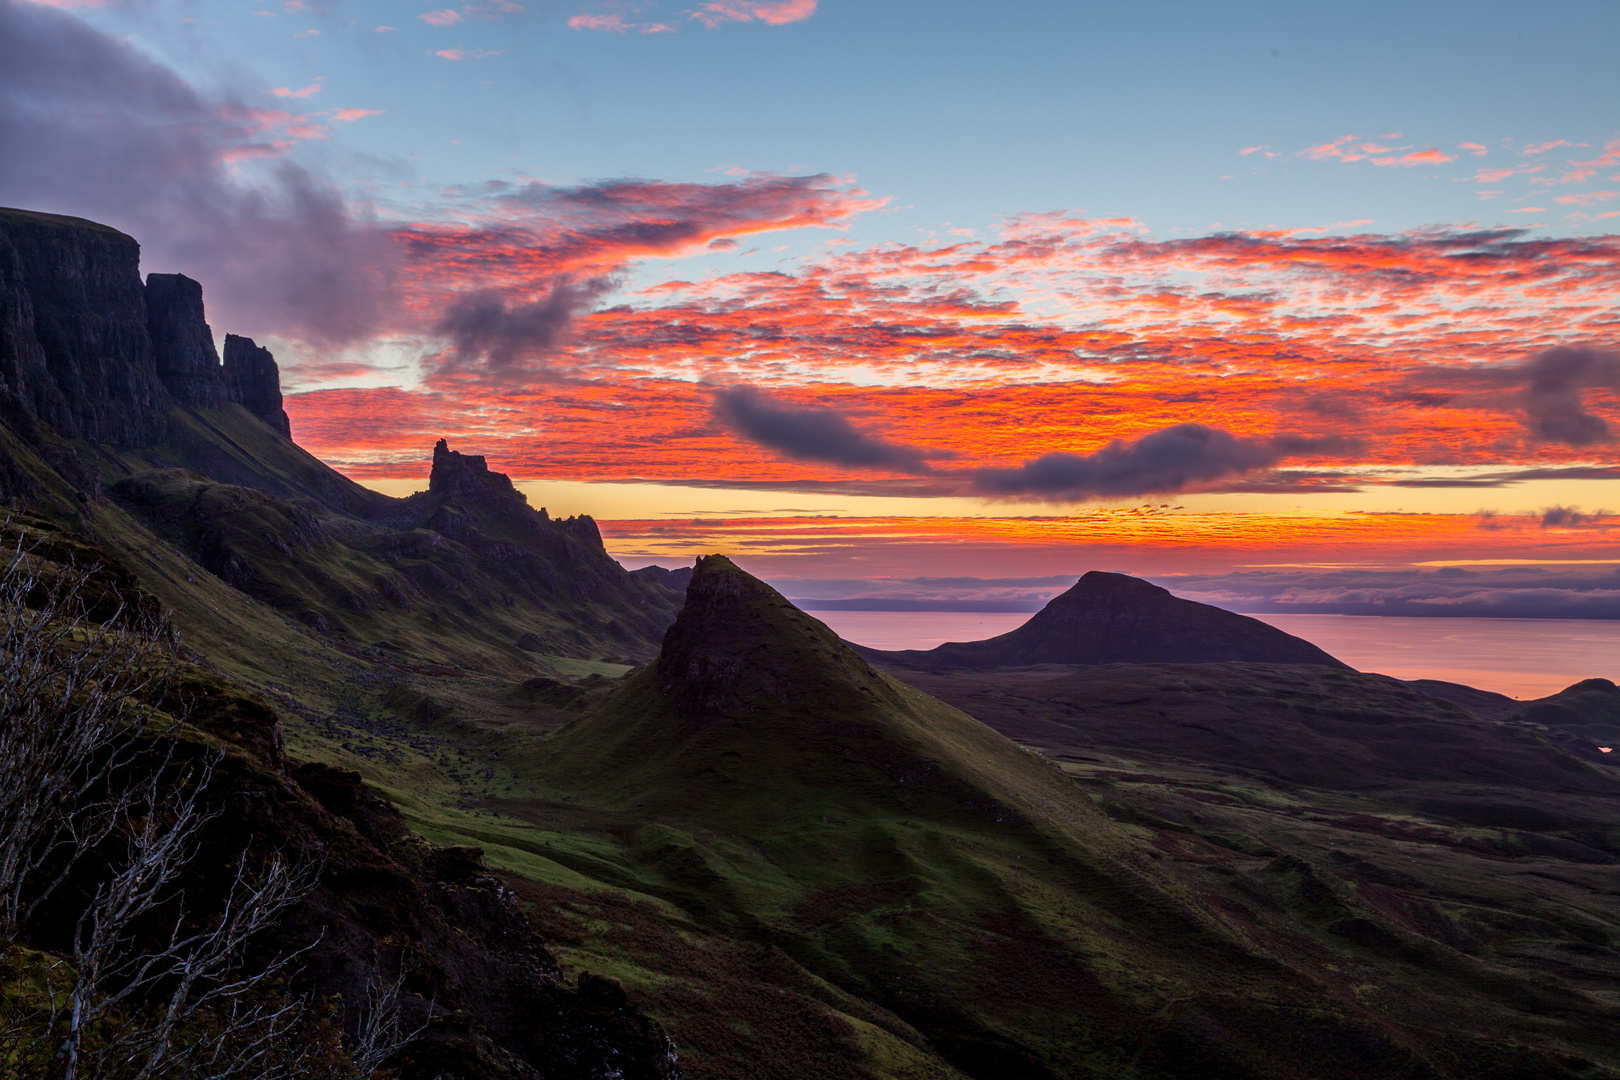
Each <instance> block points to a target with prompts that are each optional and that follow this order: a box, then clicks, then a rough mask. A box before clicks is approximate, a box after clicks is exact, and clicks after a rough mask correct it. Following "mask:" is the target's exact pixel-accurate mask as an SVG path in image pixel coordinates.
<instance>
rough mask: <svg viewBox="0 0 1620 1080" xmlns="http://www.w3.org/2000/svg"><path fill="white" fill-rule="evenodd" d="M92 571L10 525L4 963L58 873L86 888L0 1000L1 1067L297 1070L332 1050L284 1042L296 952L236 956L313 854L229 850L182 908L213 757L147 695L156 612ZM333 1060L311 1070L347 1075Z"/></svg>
mask: <svg viewBox="0 0 1620 1080" xmlns="http://www.w3.org/2000/svg"><path fill="white" fill-rule="evenodd" d="M93 580H95V570H94V568H90V569H84V568H76V567H72V566H54V567H53V566H50V565H48V564H46V563H45V562H44V561H43V560H40V559H36V558H34V557H33V555H32V553H31V552H30V550H29V548H28V547H27V545H26V542H25V541H24V540H22V539H19V541H18V542H17V544H16V546H15V547H14V548H12V549H11V550H10V551H8V552H7V553H6V555H5V557H4V562H3V564H0V952H4V953H5V954H6V962H7V963H8V964H9V963H10V962H11V960H12V955H11V954H12V953H14V952H16V951H17V949H18V947H17V946H14V944H13V943H14V942H16V941H17V938H18V935H19V934H20V933H21V932H22V931H23V930H24V928H25V927H26V926H27V925H28V924H29V922H30V920H31V919H32V918H33V917H34V916H35V915H36V914H37V913H39V912H40V911H41V909H42V905H44V904H45V903H46V901H47V900H50V899H51V898H53V897H57V898H59V899H61V900H63V901H65V900H66V899H67V898H68V895H69V894H70V893H71V892H72V890H64V889H63V886H64V885H65V884H67V883H69V882H75V883H76V884H77V887H78V888H79V890H80V891H79V892H78V893H77V894H76V895H80V896H82V895H83V893H84V891H85V890H86V889H88V891H89V893H90V896H89V899H88V901H87V902H86V903H85V906H84V908H83V911H82V912H81V913H80V914H79V916H78V918H77V920H76V923H75V924H74V927H73V930H72V936H71V944H70V947H69V948H68V950H66V953H67V954H66V955H64V956H57V957H54V958H52V957H49V956H48V955H47V954H38V953H35V954H33V955H34V956H35V957H36V958H38V959H36V960H35V961H33V962H32V966H31V967H30V968H29V973H30V976H31V982H32V989H33V992H32V993H31V994H25V993H22V992H18V993H16V994H12V995H9V996H7V997H6V998H5V999H4V1000H0V1008H3V1010H4V1015H3V1016H0V1076H3V1075H5V1074H6V1073H8V1072H10V1073H12V1074H13V1075H19V1076H21V1075H29V1076H32V1075H41V1073H40V1072H39V1071H37V1070H41V1069H43V1070H44V1074H48V1075H55V1076H59V1077H61V1078H62V1080H113V1078H118V1080H158V1078H170V1077H174V1078H178V1077H186V1078H188V1080H189V1078H207V1080H229V1078H233V1077H246V1076H253V1077H259V1078H264V1080H277V1078H280V1077H293V1076H304V1075H312V1068H313V1067H314V1066H315V1065H316V1064H317V1060H316V1059H317V1057H319V1056H320V1055H322V1054H323V1053H326V1051H329V1050H330V1049H331V1047H330V1046H329V1045H324V1046H323V1044H322V1042H321V1041H320V1040H318V1039H316V1040H299V1039H294V1038H291V1037H290V1036H291V1034H292V1032H293V1031H294V1029H295V1028H296V1027H297V1026H298V1025H299V1024H300V1023H301V1022H303V1021H304V1020H305V1017H306V1012H307V1008H306V1006H307V1004H308V1002H307V1000H306V999H305V998H301V997H294V996H290V995H288V994H287V993H286V992H284V990H283V989H282V985H283V982H284V980H285V979H286V977H287V976H289V975H290V974H291V972H292V967H293V965H294V964H295V962H296V960H297V957H298V955H299V954H300V953H301V952H303V951H304V950H299V951H297V952H294V953H291V954H287V955H283V956H280V957H278V958H276V959H274V960H273V961H271V962H270V963H269V964H267V965H260V966H257V967H255V968H253V969H249V968H247V967H246V966H245V965H244V957H245V954H246V949H247V945H248V943H249V941H250V939H252V938H253V937H254V936H255V935H256V934H258V933H259V932H260V931H262V930H265V929H267V928H268V927H270V926H271V925H272V924H274V923H275V922H276V921H278V920H279V919H280V917H281V916H282V914H283V913H285V912H286V911H287V909H288V908H290V907H292V906H293V905H295V904H297V903H299V902H300V901H301V900H303V899H304V898H305V897H306V896H307V895H308V894H309V893H310V891H311V890H312V889H313V888H314V887H315V884H316V882H317V880H318V878H319V874H320V869H321V867H320V863H319V861H318V860H313V861H312V860H310V859H308V858H299V857H287V856H285V855H283V854H282V853H280V852H276V853H271V854H270V855H268V856H267V857H261V856H256V855H254V854H253V853H252V852H251V850H244V851H243V852H242V853H241V854H240V855H239V856H238V858H237V860H236V865H235V868H234V875H233V876H232V878H231V883H230V885H229V888H228V891H227V895H226V897H225V899H224V901H223V907H222V908H221V909H220V910H215V911H206V912H193V911H191V910H189V908H188V905H187V897H186V894H185V891H184V889H183V880H184V878H185V877H186V875H187V874H188V872H189V871H190V870H192V869H193V863H194V860H195V858H196V855H197V851H198V845H199V841H200V839H201V836H202V830H203V829H204V828H205V827H206V826H207V825H208V824H209V822H210V821H212V820H213V819H214V818H215V817H216V816H217V812H215V811H211V810H210V809H209V808H208V805H207V803H206V802H205V799H206V797H207V792H208V788H209V785H210V784H211V782H212V781H213V780H214V779H215V776H216V771H217V769H218V767H219V765H220V763H221V761H222V760H223V753H222V752H221V751H219V750H217V749H211V750H201V751H199V749H198V748H197V747H196V746H190V747H182V744H181V743H180V742H179V741H178V740H177V739H176V737H175V736H176V734H177V732H178V729H179V728H180V726H181V725H182V724H183V722H184V717H180V718H174V717H170V716H165V715H163V714H161V713H158V712H156V711H155V710H153V709H152V708H151V707H150V705H149V704H147V703H149V702H155V701H159V700H162V698H163V696H164V691H165V690H167V689H168V688H170V687H171V686H172V685H173V683H174V680H175V676H176V673H177V664H178V662H177V658H176V656H175V654H174V650H173V647H172V645H173V641H174V636H173V634H172V632H171V631H170V629H169V627H168V625H167V622H166V620H165V618H163V617H161V616H159V617H155V618H154V617H152V616H150V615H148V614H147V613H145V612H143V611H141V610H140V609H138V608H134V607H129V606H126V605H124V604H123V603H121V602H117V600H116V598H114V603H113V604H112V605H111V608H110V610H109V608H108V605H107V603H106V597H105V596H101V595H97V596H94V597H91V596H90V585H91V582H92V581H93ZM92 599H93V600H94V604H95V608H96V612H95V613H96V614H97V615H98V616H102V617H100V618H92V617H91V604H90V603H89V602H87V601H89V600H92ZM249 848H251V844H249ZM85 882H92V883H93V886H87V885H85V884H84V883H85ZM313 945H314V943H311V945H309V946H306V949H307V948H311V947H313ZM25 966H27V965H25ZM395 996H396V998H397V989H396V992H395ZM395 1015H396V1016H397V1008H396V1009H395ZM384 1027H385V1028H386V1025H384ZM394 1027H395V1028H396V1029H397V1021H396V1022H395V1025H394ZM386 1034H387V1031H386V1030H385V1031H383V1032H382V1035H386ZM395 1034H396V1035H397V1031H395ZM380 1037H381V1036H379V1038H380ZM386 1041H387V1040H386V1039H383V1040H382V1041H378V1040H377V1039H374V1040H373V1043H374V1044H375V1046H379V1047H380V1046H382V1045H383V1044H384V1043H385V1042H386ZM369 1045H371V1044H368V1046H369ZM396 1049H397V1047H396ZM356 1052H359V1049H358V1048H357V1050H356ZM326 1056H327V1057H330V1054H329V1053H327V1054H326ZM328 1064H330V1062H328ZM342 1065H343V1068H342V1069H341V1070H340V1072H339V1073H333V1072H332V1071H331V1069H327V1070H325V1071H326V1073H327V1075H342V1074H343V1073H346V1074H347V1075H350V1076H353V1075H354V1073H355V1070H354V1067H353V1064H352V1063H351V1062H343V1063H342Z"/></svg>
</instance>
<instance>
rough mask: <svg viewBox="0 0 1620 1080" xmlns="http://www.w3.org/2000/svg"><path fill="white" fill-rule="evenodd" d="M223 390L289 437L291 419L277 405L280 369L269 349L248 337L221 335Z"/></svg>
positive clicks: (239, 403) (279, 389)
mask: <svg viewBox="0 0 1620 1080" xmlns="http://www.w3.org/2000/svg"><path fill="white" fill-rule="evenodd" d="M225 393H226V395H227V396H228V397H229V398H230V400H232V401H234V402H236V403H237V404H238V405H240V406H242V407H243V408H244V409H246V410H247V411H248V412H250V413H252V414H253V415H254V416H257V417H258V418H259V419H260V420H263V421H264V422H265V423H266V424H269V425H270V427H271V428H272V429H273V430H275V431H276V432H278V433H279V434H281V435H283V436H285V437H286V438H289V439H290V438H292V422H291V421H290V420H288V419H287V413H286V410H285V409H283V408H282V407H281V369H280V368H278V367H276V358H275V357H274V356H272V355H270V350H269V349H266V348H264V347H262V346H260V345H259V344H257V343H256V342H255V341H254V340H253V339H252V338H250V337H238V336H237V335H235V334H226V335H225Z"/></svg>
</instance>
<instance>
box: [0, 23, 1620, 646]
mask: <svg viewBox="0 0 1620 1080" xmlns="http://www.w3.org/2000/svg"><path fill="white" fill-rule="evenodd" d="M1616 55H1620V0H1580V2H1571V3H1549V4H1544V5H1540V6H1538V7H1537V8H1536V9H1535V11H1534V12H1533V13H1532V12H1529V11H1527V10H1526V9H1525V8H1524V7H1523V5H1508V4H1505V3H1482V2H1469V3H1427V4H1422V5H1414V4H1395V3H1388V4H1383V3H1366V4H1359V5H1327V4H1299V3H1290V4H1262V3H1240V4H1229V5H1210V4H1196V3H1154V2H1146V3H1134V4H1128V5H1127V4H1111V5H1098V4H1083V3H1022V4H1000V5H986V4H969V3H947V2H934V3H927V4H922V3H907V2H899V0H895V2H885V3H878V4H871V3H867V4H852V3H847V2H841V0H697V2H692V0H687V2H685V3H669V2H659V0H646V2H622V3H619V2H583V0H581V2H575V3H550V2H546V3H536V2H520V0H491V2H487V3H465V4H459V5H456V4H452V5H449V6H444V5H443V0H439V2H438V3H425V2H417V0H377V2H372V0H275V2H268V0H266V2H258V3H255V2H248V0H51V2H49V3H41V2H36V0H0V204H4V205H12V206H23V207H28V208H31V209H37V210H45V211H49V212H55V213H64V214H72V215H76V216H82V217H89V218H92V219H95V220H98V221H103V222H106V223H108V224H111V225H114V226H116V227H118V228H121V229H123V230H125V231H126V232H129V233H130V234H131V235H133V236H135V237H136V238H137V239H139V240H140V241H141V243H142V245H143V267H144V269H145V270H147V271H157V272H183V273H186V274H188V275H190V276H192V277H195V278H197V279H198V280H200V281H202V282H203V285H204V291H205V298H206V301H207V304H208V309H209V315H210V321H211V323H212V325H213V328H214V330H215V332H216V334H218V335H219V336H221V337H223V335H224V333H225V332H227V331H229V332H232V333H239V334H247V335H250V336H253V337H255V338H256V339H257V340H258V341H259V342H260V343H261V344H266V345H268V346H269V347H270V348H271V349H272V350H273V351H274V352H275V354H276V356H277V358H278V360H279V362H280V363H281V366H282V372H283V385H284V388H285V389H286V390H287V391H288V396H287V402H286V405H287V411H288V413H289V414H290V416H291V418H292V426H293V433H294V438H295V439H296V440H297V441H298V442H299V443H300V444H301V445H303V446H305V447H306V448H308V449H310V450H311V451H312V452H314V453H316V454H317V455H318V456H320V457H321V458H323V459H324V460H326V461H328V462H330V463H331V464H333V465H334V466H335V467H337V468H339V469H341V470H343V471H344V472H346V473H347V474H349V475H351V476H353V477H355V478H356V479H358V480H360V481H362V482H364V483H367V484H370V485H372V486H374V487H377V488H378V489H379V490H384V491H388V492H390V493H394V494H404V493H408V492H410V491H412V490H416V489H418V488H421V487H423V486H425V476H426V470H427V463H428V460H429V455H430V448H431V446H432V443H433V441H434V440H435V439H437V438H439V437H441V436H442V437H447V438H448V439H449V440H450V443H451V445H452V446H453V447H455V448H457V449H460V450H463V451H465V452H471V453H482V454H485V455H486V456H487V457H488V458H489V461H490V463H491V467H493V468H496V469H499V470H501V471H504V472H507V473H509V474H511V475H512V476H513V478H514V479H515V480H516V481H517V482H518V483H519V486H520V488H521V489H523V490H524V491H525V492H527V493H528V494H529V496H530V498H531V501H533V502H534V503H535V504H536V505H545V506H547V507H548V509H549V510H550V511H551V512H552V513H553V514H558V513H563V514H573V513H590V514H592V515H593V516H595V517H596V518H597V519H598V520H599V521H600V522H601V523H602V526H603V532H604V535H605V537H606V539H607V542H608V545H609V550H610V551H611V552H613V553H614V554H615V556H617V557H619V558H620V559H621V561H623V562H624V563H625V564H626V565H627V566H636V565H641V564H645V563H650V562H657V563H660V564H662V565H674V564H675V563H677V562H681V561H686V560H689V559H690V558H691V557H692V556H693V555H696V554H699V553H703V552H707V551H714V550H722V551H726V552H728V553H731V554H733V555H735V556H737V557H738V558H739V559H740V560H741V561H742V563H743V565H745V566H747V567H749V568H750V569H754V570H755V571H756V572H759V573H762V574H764V575H765V576H767V577H768V578H770V579H771V580H773V581H775V582H777V583H779V584H783V585H784V587H787V588H789V589H790V594H791V595H802V596H819V597H826V596H829V595H830V594H831V593H835V592H836V593H841V594H842V595H844V596H889V597H896V598H910V599H912V600H916V599H918V598H926V599H928V601H929V602H937V603H941V604H946V603H950V602H952V600H953V599H954V600H972V599H976V600H978V601H985V602H989V601H992V600H995V599H996V598H1002V599H1005V598H1007V597H1011V596H1015V595H1016V596H1018V597H1022V598H1026V599H1027V598H1028V597H1029V596H1032V595H1037V594H1042V590H1044V594H1042V595H1050V594H1051V593H1052V592H1055V591H1056V590H1057V588H1058V587H1060V586H1058V585H1055V584H1053V583H1054V582H1061V581H1063V580H1065V579H1069V580H1072V578H1073V576H1075V575H1077V574H1078V573H1081V572H1084V571H1085V570H1088V569H1109V570H1122V571H1125V572H1131V573H1140V574H1146V575H1149V576H1153V577H1154V578H1155V579H1156V580H1163V581H1170V580H1181V581H1184V582H1185V583H1186V584H1187V586H1188V587H1189V588H1191V587H1194V586H1196V587H1197V588H1199V589H1201V590H1203V592H1204V594H1207V595H1209V596H1220V597H1225V598H1226V602H1229V603H1230V604H1234V605H1242V604H1245V603H1248V604H1250V605H1260V606H1266V605H1271V606H1272V607H1274V606H1275V605H1277V604H1282V605H1284V608H1285V609H1287V610H1305V608H1304V607H1297V606H1296V607H1294V608H1288V607H1287V605H1289V604H1295V605H1306V606H1309V605H1317V606H1314V607H1310V610H1329V609H1326V608H1322V607H1321V606H1320V604H1321V603H1326V601H1322V600H1321V597H1322V596H1323V595H1325V593H1324V592H1323V590H1324V589H1326V590H1329V591H1332V590H1333V589H1341V590H1347V591H1345V592H1343V596H1345V597H1350V598H1349V599H1344V600H1343V604H1345V605H1356V604H1360V605H1362V606H1363V608H1366V607H1367V605H1371V604H1374V603H1387V604H1391V605H1395V606H1398V607H1400V608H1401V612H1402V613H1403V614H1410V613H1412V612H1411V611H1410V610H1408V609H1410V608H1412V607H1413V605H1418V606H1420V607H1421V606H1423V605H1428V607H1429V608H1430V609H1434V610H1439V609H1445V610H1448V611H1465V610H1466V611H1475V610H1490V611H1497V612H1500V611H1505V610H1508V609H1512V613H1515V614H1526V613H1550V614H1568V613H1571V612H1575V613H1577V614H1599V613H1604V612H1607V613H1608V614H1605V615H1603V617H1614V616H1615V615H1616V614H1620V604H1617V603H1616V601H1617V600H1620V591H1617V590H1620V578H1616V577H1615V571H1616V569H1617V568H1620V548H1617V547H1616V543H1615V541H1616V539H1617V537H1620V531H1617V530H1620V516H1617V514H1616V513H1611V510H1613V511H1616V512H1620V496H1617V494H1616V492H1617V491H1620V488H1617V486H1616V480H1617V479H1620V460H1617V455H1616V438H1617V435H1620V64H1616V63H1615V62H1614V57H1615V56H1616ZM1442 573H1445V574H1451V575H1453V577H1452V578H1450V579H1443V578H1441V577H1438V576H1437V575H1440V574H1442ZM1534 573H1542V574H1546V575H1550V576H1549V577H1548V578H1547V579H1546V580H1541V581H1536V580H1529V579H1528V578H1526V574H1532V575H1533V574H1534ZM1457 574H1462V575H1470V574H1471V575H1477V576H1478V578H1477V580H1476V579H1473V578H1466V577H1464V578H1462V579H1457V578H1455V575H1457ZM1290 575H1292V577H1291V576H1290ZM1323 575H1328V576H1329V577H1331V579H1332V580H1331V581H1328V580H1327V579H1326V578H1324V577H1323ZM1334 575H1336V576H1334ZM1390 575H1395V576H1394V577H1393V578H1392V577H1391V576H1390ZM1296 578H1297V579H1298V580H1295V579H1296ZM1048 579H1050V580H1049V581H1048ZM1458 580H1462V581H1464V582H1465V583H1466V582H1467V581H1473V582H1474V584H1475V585H1477V586H1478V587H1477V588H1472V589H1471V591H1470V590H1469V589H1463V590H1462V591H1460V592H1459V591H1458V588H1459V587H1458V585H1457V582H1458ZM1031 581H1044V582H1047V583H1046V584H1028V583H1029V582H1031ZM1548 581H1551V582H1552V584H1550V585H1549V584H1547V582H1548ZM942 583H950V584H942ZM1291 589H1292V590H1293V591H1290V590H1291ZM1031 590H1033V592H1031ZM1366 590H1373V591H1372V592H1367V591H1366ZM1380 590H1382V591H1380ZM1389 590H1395V591H1394V592H1391V591H1389ZM1402 590H1405V591H1402ZM1413 590H1416V591H1415V592H1414V591H1413ZM1336 595H1337V594H1336ZM1373 595H1376V596H1379V597H1383V599H1380V600H1376V601H1374V600H1369V599H1367V597H1369V596H1373ZM1313 598H1314V599H1313ZM1270 609H1271V607H1267V610H1270ZM1576 609H1578V611H1577V610H1576ZM1335 610H1337V609H1335ZM1391 610H1393V608H1391Z"/></svg>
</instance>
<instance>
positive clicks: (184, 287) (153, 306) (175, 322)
mask: <svg viewBox="0 0 1620 1080" xmlns="http://www.w3.org/2000/svg"><path fill="white" fill-rule="evenodd" d="M146 328H147V331H148V332H149V333H150V334H151V335H152V356H153V359H154V361H155V362H156V364H157V373H158V378H160V379H162V380H163V385H164V386H165V387H166V388H167V389H168V391H169V394H170V395H171V396H172V397H173V398H174V400H175V401H177V402H179V403H180V404H181V405H189V406H190V407H191V408H193V409H217V408H219V407H220V406H221V405H223V404H225V402H226V401H227V400H228V398H227V395H226V393H225V378H224V374H223V373H222V372H221V370H220V366H219V353H217V352H215V351H214V332H213V330H211V329H209V326H208V323H207V321H206V320H205V319H204V317H203V297H202V285H201V284H200V283H198V282H195V281H193V280H191V279H190V278H188V277H186V276H185V275H184V274H148V275H147V276H146Z"/></svg>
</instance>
